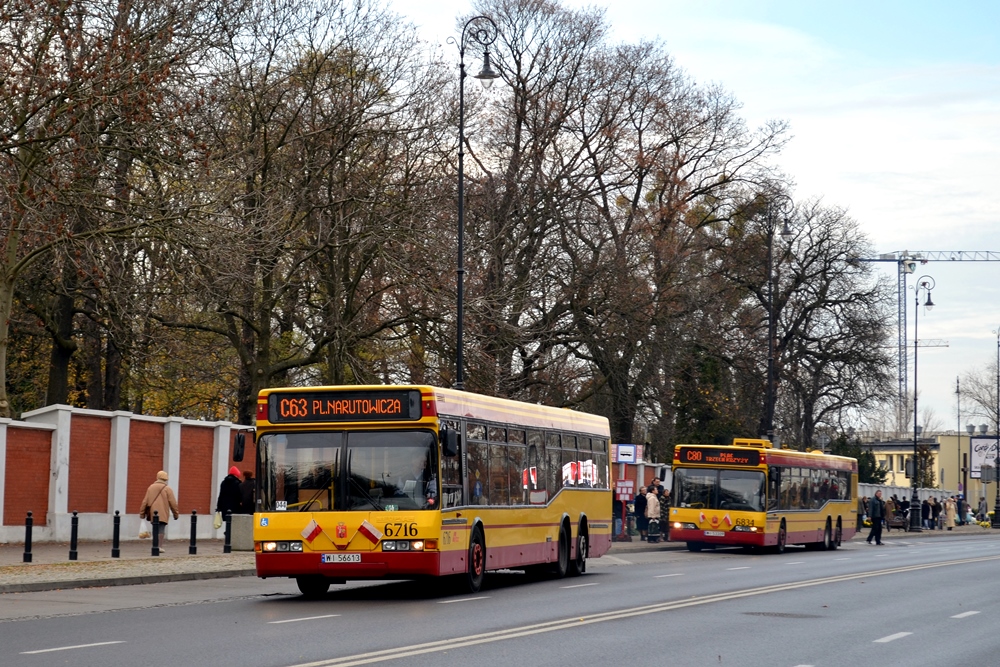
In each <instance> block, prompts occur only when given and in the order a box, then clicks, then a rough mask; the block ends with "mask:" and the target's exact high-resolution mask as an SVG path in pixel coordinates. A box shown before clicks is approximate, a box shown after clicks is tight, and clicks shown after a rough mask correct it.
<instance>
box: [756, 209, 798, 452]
mask: <svg viewBox="0 0 1000 667" xmlns="http://www.w3.org/2000/svg"><path fill="white" fill-rule="evenodd" d="M774 226H775V220H774V207H773V205H772V204H768V206H767V387H766V392H765V396H766V399H765V400H766V401H767V403H766V404H765V406H764V423H763V424H761V426H762V428H761V431H762V433H761V434H760V435H761V437H763V438H767V439H768V440H770V441H771V442H774V404H775V401H776V397H775V393H776V391H775V386H774V385H775V373H774V347H775V345H774V339H775V337H776V336H777V335H778V334H777V322H776V321H775V317H774ZM781 236H782V238H786V239H787V238H789V237H791V236H792V229H791V227H789V225H788V218H787V217H783V219H782V224H781Z"/></svg>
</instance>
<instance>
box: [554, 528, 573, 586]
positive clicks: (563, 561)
mask: <svg viewBox="0 0 1000 667" xmlns="http://www.w3.org/2000/svg"><path fill="white" fill-rule="evenodd" d="M567 572H569V533H568V532H566V529H565V528H562V529H560V530H559V557H558V558H557V559H556V562H555V564H554V565H553V566H552V574H553V575H554V576H555V578H556V579H562V578H563V577H565V576H566V573H567Z"/></svg>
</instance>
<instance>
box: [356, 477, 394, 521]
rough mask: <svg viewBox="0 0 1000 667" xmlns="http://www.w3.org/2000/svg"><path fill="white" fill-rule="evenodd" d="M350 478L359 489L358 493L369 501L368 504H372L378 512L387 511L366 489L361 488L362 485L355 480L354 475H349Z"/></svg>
mask: <svg viewBox="0 0 1000 667" xmlns="http://www.w3.org/2000/svg"><path fill="white" fill-rule="evenodd" d="M348 477H349V478H350V480H351V482H352V483H353V484H354V486H356V487H357V489H358V491H360V492H361V495H363V496H364V497H365V499H366V500H368V502H370V503H371V504H372V506H373V507H375V508H376V509H378V510H381V511H382V512H384V511H385V508H384V507H382V506H381V505H379V504H378V501H376V500H375V499H374V498H373V497H372V496H371V494H369V493H368V492H367V491H365V487H363V486H361V484H360V483H359V482H358V480H356V479H354V476H353V475H348Z"/></svg>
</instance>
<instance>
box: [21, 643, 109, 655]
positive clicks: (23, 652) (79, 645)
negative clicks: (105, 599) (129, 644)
mask: <svg viewBox="0 0 1000 667" xmlns="http://www.w3.org/2000/svg"><path fill="white" fill-rule="evenodd" d="M124 643H125V642H124V641H120V642H97V643H96V644H77V645H76V646H60V647H59V648H43V649H38V650H37V651H21V655H34V654H36V653H52V652H53V651H69V650H71V649H74V648H90V647H91V646H108V645H110V644H124Z"/></svg>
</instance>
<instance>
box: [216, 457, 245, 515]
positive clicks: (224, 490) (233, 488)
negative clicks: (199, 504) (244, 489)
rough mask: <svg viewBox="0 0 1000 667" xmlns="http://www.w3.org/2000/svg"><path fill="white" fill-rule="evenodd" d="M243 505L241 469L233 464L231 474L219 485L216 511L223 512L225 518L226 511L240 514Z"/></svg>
mask: <svg viewBox="0 0 1000 667" xmlns="http://www.w3.org/2000/svg"><path fill="white" fill-rule="evenodd" d="M242 506H243V494H242V493H241V492H240V469H239V468H237V467H236V466H233V467H232V468H230V469H229V474H228V475H226V478H225V479H224V480H222V484H221V485H219V499H218V500H216V501H215V511H216V512H222V518H223V520H225V518H226V512H230V513H232V514H239V513H240V511H241V510H242Z"/></svg>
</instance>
